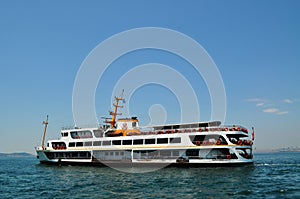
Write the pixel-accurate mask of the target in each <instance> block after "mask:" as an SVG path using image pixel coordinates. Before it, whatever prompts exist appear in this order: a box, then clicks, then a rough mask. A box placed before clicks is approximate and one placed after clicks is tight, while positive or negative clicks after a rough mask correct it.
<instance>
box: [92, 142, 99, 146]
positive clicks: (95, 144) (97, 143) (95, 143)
mask: <svg viewBox="0 0 300 199" xmlns="http://www.w3.org/2000/svg"><path fill="white" fill-rule="evenodd" d="M93 144H94V146H101V141H95V142H94V143H93Z"/></svg>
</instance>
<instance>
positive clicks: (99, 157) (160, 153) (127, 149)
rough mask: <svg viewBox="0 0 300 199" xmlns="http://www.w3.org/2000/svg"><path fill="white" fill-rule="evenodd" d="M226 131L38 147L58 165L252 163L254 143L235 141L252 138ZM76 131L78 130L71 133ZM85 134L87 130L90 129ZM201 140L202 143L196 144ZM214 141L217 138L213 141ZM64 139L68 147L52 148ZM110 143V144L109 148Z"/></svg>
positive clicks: (42, 159) (48, 160)
mask: <svg viewBox="0 0 300 199" xmlns="http://www.w3.org/2000/svg"><path fill="white" fill-rule="evenodd" d="M222 129H223V130H222ZM222 129H221V131H220V128H219V129H217V130H215V129H211V130H210V131H206V132H203V131H201V132H193V129H191V130H190V131H191V132H187V133H185V132H182V133H181V132H177V133H176V132H173V133H166V132H163V133H162V134H150V135H146V134H144V135H136V136H118V137H102V138H94V137H92V138H82V139H78V138H76V139H72V138H71V139H70V138H61V139H60V140H51V141H50V142H48V146H47V147H46V148H44V149H42V148H41V147H40V148H37V155H38V158H39V160H40V162H41V163H46V164H57V165H104V166H110V165H119V166H135V165H136V166H140V165H143V166H144V165H166V166H221V165H222V166H233V165H241V164H252V163H253V155H252V142H250V141H249V140H248V141H247V140H246V141H245V140H244V141H243V142H242V144H241V143H232V140H231V139H232V138H239V137H240V138H242V137H246V138H247V139H248V135H247V133H246V132H243V131H241V130H239V131H238V130H236V129H234V130H232V131H229V130H227V129H228V128H222ZM224 129H225V130H224ZM93 130H96V129H90V131H91V132H93ZM72 131H74V130H69V131H68V132H69V133H70V132H72ZM76 131H78V129H77V130H76ZM81 131H87V129H82V130H81ZM66 132H67V131H66ZM62 133H65V131H63V132H62ZM202 137H203V138H202ZM199 138H200V139H202V141H195V139H199ZM205 138H209V139H206V140H210V141H211V142H209V141H207V143H205V141H204V139H205ZM212 138H216V139H215V140H214V141H213V139H212ZM217 138H218V139H221V140H222V143H218V142H217V141H216V140H217ZM61 140H63V142H64V143H66V147H60V148H55V147H54V148H53V147H51V145H53V143H59V142H62V141H61ZM136 141H139V142H140V143H136ZM150 141H151V142H153V143H150ZM163 141H165V143H163ZM107 142H108V143H110V144H109V145H108V144H107ZM74 143H75V144H74ZM78 143H80V144H79V146H77V145H78ZM114 143H115V144H114ZM95 145H100V146H95ZM70 146H71V147H70Z"/></svg>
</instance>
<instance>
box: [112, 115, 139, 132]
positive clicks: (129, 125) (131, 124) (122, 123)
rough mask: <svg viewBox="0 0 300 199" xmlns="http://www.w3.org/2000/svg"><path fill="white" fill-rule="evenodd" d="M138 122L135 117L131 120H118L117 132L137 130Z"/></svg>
mask: <svg viewBox="0 0 300 199" xmlns="http://www.w3.org/2000/svg"><path fill="white" fill-rule="evenodd" d="M138 123H139V121H138V119H137V117H132V118H120V119H118V121H117V130H130V129H138V128H139V124H138Z"/></svg>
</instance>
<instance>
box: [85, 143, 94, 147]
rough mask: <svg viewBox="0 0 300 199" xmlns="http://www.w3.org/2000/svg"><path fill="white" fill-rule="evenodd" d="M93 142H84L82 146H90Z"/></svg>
mask: <svg viewBox="0 0 300 199" xmlns="http://www.w3.org/2000/svg"><path fill="white" fill-rule="evenodd" d="M92 144H93V142H85V143H84V146H92Z"/></svg>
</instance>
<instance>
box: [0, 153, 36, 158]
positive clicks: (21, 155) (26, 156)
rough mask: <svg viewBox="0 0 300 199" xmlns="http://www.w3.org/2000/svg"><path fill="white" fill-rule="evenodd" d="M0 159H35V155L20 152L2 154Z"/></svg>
mask: <svg viewBox="0 0 300 199" xmlns="http://www.w3.org/2000/svg"><path fill="white" fill-rule="evenodd" d="M0 157H15V158H28V157H34V155H32V154H30V153H25V152H18V153H0Z"/></svg>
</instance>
